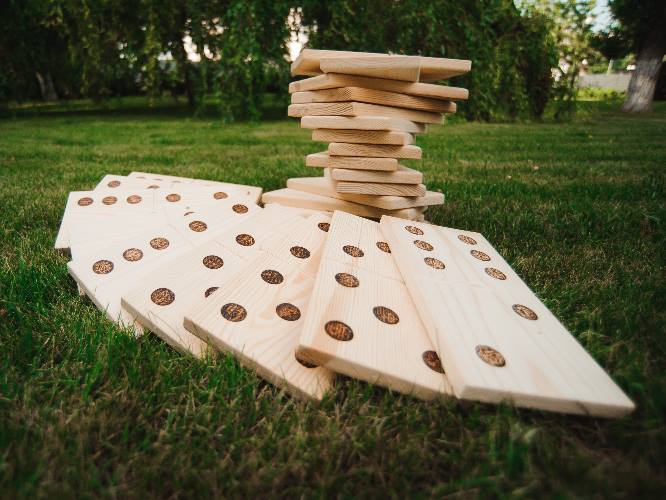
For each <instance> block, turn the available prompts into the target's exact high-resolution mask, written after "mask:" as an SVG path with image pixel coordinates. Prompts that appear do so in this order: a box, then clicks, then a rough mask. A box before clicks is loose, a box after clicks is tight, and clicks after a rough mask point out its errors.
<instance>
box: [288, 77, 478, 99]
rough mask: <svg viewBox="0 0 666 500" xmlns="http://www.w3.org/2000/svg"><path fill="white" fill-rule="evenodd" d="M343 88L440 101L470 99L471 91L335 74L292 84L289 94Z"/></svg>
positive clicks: (429, 84) (428, 84)
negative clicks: (370, 90)
mask: <svg viewBox="0 0 666 500" xmlns="http://www.w3.org/2000/svg"><path fill="white" fill-rule="evenodd" d="M341 87H359V88H364V89H372V90H380V91H385V92H394V93H396V94H403V95H410V96H415V97H426V98H432V99H439V100H452V101H459V100H465V99H467V98H468V97H469V91H468V90H467V89H463V88H460V87H448V86H445V85H433V84H431V83H412V82H401V81H400V80H387V79H384V78H368V77H364V76H354V75H339V74H334V73H329V74H324V75H318V76H313V77H311V78H306V79H304V80H298V81H295V82H291V83H290V84H289V92H290V93H291V94H294V93H296V92H307V91H313V90H326V89H335V88H341Z"/></svg>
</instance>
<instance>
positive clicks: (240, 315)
mask: <svg viewBox="0 0 666 500" xmlns="http://www.w3.org/2000/svg"><path fill="white" fill-rule="evenodd" d="M221 312H222V317H223V318H224V319H226V320H227V321H231V322H233V323H238V322H239V321H243V320H244V319H245V318H247V311H246V310H245V308H244V307H243V306H241V305H240V304H234V303H233V302H230V303H229V304H224V305H223V306H222V309H221Z"/></svg>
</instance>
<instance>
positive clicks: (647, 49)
mask: <svg viewBox="0 0 666 500" xmlns="http://www.w3.org/2000/svg"><path fill="white" fill-rule="evenodd" d="M661 29H663V26H661V27H659V26H655V27H654V28H653V30H652V33H650V35H649V36H648V38H647V40H646V43H645V45H643V47H641V50H640V51H639V52H638V59H637V60H636V69H635V70H634V73H633V74H632V75H631V80H630V81H629V88H628V89H627V99H626V100H625V101H624V104H622V111H626V112H631V113H641V112H646V111H651V110H652V99H653V97H654V90H655V88H656V86H657V79H658V78H659V68H660V67H661V61H662V59H663V58H664V51H665V50H666V47H665V45H666V43H665V40H666V37H664V36H663V34H662V33H660V32H659V31H660V30H661Z"/></svg>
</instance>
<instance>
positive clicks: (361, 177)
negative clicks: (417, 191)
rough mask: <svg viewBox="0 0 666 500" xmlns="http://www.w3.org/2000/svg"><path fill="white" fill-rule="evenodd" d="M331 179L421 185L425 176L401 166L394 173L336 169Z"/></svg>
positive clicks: (332, 171) (332, 172)
mask: <svg viewBox="0 0 666 500" xmlns="http://www.w3.org/2000/svg"><path fill="white" fill-rule="evenodd" d="M331 178H332V179H333V180H336V181H351V182H381V183H389V184H420V183H421V182H422V181H423V174H422V173H421V172H419V171H418V170H414V169H412V168H409V167H405V166H404V165H399V166H398V170H396V171H394V172H377V171H367V170H349V169H346V168H334V169H332V170H331Z"/></svg>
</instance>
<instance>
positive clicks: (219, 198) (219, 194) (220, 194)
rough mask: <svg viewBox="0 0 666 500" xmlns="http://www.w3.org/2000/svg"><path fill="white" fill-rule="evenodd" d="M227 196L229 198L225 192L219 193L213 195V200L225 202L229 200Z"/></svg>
mask: <svg viewBox="0 0 666 500" xmlns="http://www.w3.org/2000/svg"><path fill="white" fill-rule="evenodd" d="M227 196H228V195H227V193H225V192H224V191H218V192H217V193H214V194H213V198H215V199H216V200H223V199H225V198H227Z"/></svg>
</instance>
